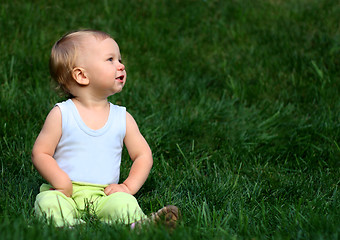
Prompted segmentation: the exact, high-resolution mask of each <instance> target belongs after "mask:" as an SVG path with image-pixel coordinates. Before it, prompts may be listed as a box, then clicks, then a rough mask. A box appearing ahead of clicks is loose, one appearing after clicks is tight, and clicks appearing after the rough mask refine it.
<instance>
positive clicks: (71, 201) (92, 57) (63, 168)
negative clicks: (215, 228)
mask: <svg viewBox="0 0 340 240" xmlns="http://www.w3.org/2000/svg"><path fill="white" fill-rule="evenodd" d="M50 72H51V76H52V78H53V79H54V80H56V81H57V82H58V84H59V86H60V88H61V89H62V90H64V91H65V93H66V94H68V95H69V99H68V100H67V101H64V102H60V103H57V104H56V105H55V107H54V108H53V109H52V110H51V111H50V113H49V114H48V116H47V118H46V121H45V123H44V126H43V128H42V130H41V132H40V134H39V136H38V137H37V139H36V142H35V144H34V146H33V150H32V161H33V164H34V166H35V167H36V169H37V170H38V171H39V173H40V174H41V175H42V177H43V178H44V179H46V180H47V181H48V183H49V184H43V185H42V186H41V187H40V193H39V194H38V195H37V197H36V201H35V206H34V208H35V212H36V214H37V215H38V216H40V217H42V216H45V217H47V218H48V219H52V221H53V223H54V224H55V225H56V226H58V227H64V226H73V225H75V224H79V223H82V222H83V220H81V212H83V211H84V209H85V208H86V207H87V206H88V205H90V208H89V209H92V210H93V214H95V215H96V216H97V217H98V218H100V219H101V220H102V221H104V222H106V223H116V222H119V223H124V224H131V227H132V228H133V227H134V226H136V224H140V223H143V222H150V221H152V222H155V221H158V220H160V221H161V222H164V223H165V224H166V225H168V226H170V227H174V226H175V224H176V221H177V220H178V208H177V207H175V206H171V205H170V206H166V207H164V208H161V209H160V210H159V211H158V212H156V213H154V214H152V215H151V217H147V216H146V215H145V214H144V213H143V211H142V210H141V208H140V206H139V205H138V202H137V200H136V198H135V197H134V196H133V195H134V194H135V193H137V192H138V190H139V189H140V188H141V187H142V185H143V184H144V182H145V181H146V179H147V177H148V175H149V172H150V169H151V167H152V164H153V159H152V153H151V150H150V147H149V145H148V143H147V142H146V140H145V139H144V137H143V136H142V134H141V133H140V131H139V129H138V126H137V124H136V122H135V120H134V118H133V117H132V116H131V115H130V114H129V113H128V112H127V111H126V109H125V107H121V106H116V105H113V104H112V103H110V102H109V101H108V97H109V96H111V95H113V94H115V93H118V92H120V91H122V89H123V87H124V85H125V82H126V71H125V66H124V65H123V64H122V61H121V55H120V51H119V47H118V45H117V43H116V42H115V41H114V40H113V38H112V37H111V36H110V35H109V34H107V33H105V32H101V31H95V30H80V31H75V32H71V33H68V34H66V35H65V36H63V37H62V38H61V39H60V40H59V41H57V42H56V43H55V44H54V46H53V48H52V51H51V57H50ZM123 144H125V146H126V148H127V150H128V153H129V155H130V158H131V159H132V161H133V164H132V166H131V169H130V172H129V176H128V177H127V179H125V181H124V182H122V183H120V184H118V182H119V175H120V163H121V154H122V149H123Z"/></svg>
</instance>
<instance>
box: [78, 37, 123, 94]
mask: <svg viewBox="0 0 340 240" xmlns="http://www.w3.org/2000/svg"><path fill="white" fill-rule="evenodd" d="M83 46H84V50H83V51H82V53H81V54H80V57H79V63H80V65H81V66H82V67H83V68H84V69H85V74H86V76H87V77H88V79H89V85H88V87H90V90H91V91H92V93H93V94H96V95H97V96H98V97H108V96H110V95H113V94H115V93H118V92H120V91H121V90H122V89H123V87H124V84H125V81H126V71H125V66H124V65H123V64H122V63H121V55H120V51H119V47H118V44H117V43H116V42H115V41H114V40H113V39H112V38H106V39H104V40H98V39H96V38H95V37H92V36H91V37H89V38H88V39H87V40H85V41H84V44H83Z"/></svg>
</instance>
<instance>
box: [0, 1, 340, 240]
mask: <svg viewBox="0 0 340 240" xmlns="http://www.w3.org/2000/svg"><path fill="white" fill-rule="evenodd" d="M339 16H340V2H339V1H337V0H286V1H280V0H228V1H227V0H226V1H218V0H205V1H204V0H201V1H198V0H197V1H195V0H181V1H179V0H173V1H165V0H163V1H161V0H150V1H132V0H126V1H124V0H114V1H113V0H112V1H110V0H106V1H84V0H82V1H66V0H60V1H42V0H35V1H33V0H32V1H23V0H13V1H10V0H3V1H2V2H1V3H0V35H1V37H0V63H1V64H0V86H1V87H0V101H1V102H0V134H1V135H0V137H1V139H0V141H1V142H0V143H1V144H0V152H1V154H0V162H1V166H0V177H1V182H0V184H1V185H0V191H1V194H0V239H44V240H47V239H77V240H78V239H187V240H189V239H339V234H340V208H339V204H340V194H339V189H338V188H339V180H340V98H339V90H340V67H339V66H340V58H339V56H340V21H339ZM82 28H92V29H98V30H103V31H106V32H108V33H110V34H111V35H112V36H113V37H114V38H115V39H116V41H117V42H118V44H119V46H120V51H121V54H122V58H123V63H124V64H125V65H126V69H127V75H128V78H127V84H126V86H125V88H124V90H123V91H122V92H121V93H119V94H117V95H114V96H112V97H110V101H111V102H112V103H114V104H118V105H123V106H126V107H127V110H128V111H129V112H130V113H131V114H132V115H133V116H134V118H135V119H136V121H137V123H138V125H139V127H140V130H141V132H142V133H143V135H144V136H145V138H146V140H147V141H148V143H149V145H150V147H151V149H152V151H153V157H154V166H153V169H152V171H151V173H150V176H149V178H148V180H147V182H146V183H145V185H144V186H143V188H142V189H141V190H140V191H139V192H138V193H137V194H136V198H137V199H138V201H139V203H140V205H141V207H142V209H143V210H144V212H145V213H147V214H148V213H151V212H153V211H155V210H157V209H158V208H160V207H162V206H164V205H167V204H174V205H177V206H178V207H179V208H180V209H181V211H182V221H181V222H180V223H179V226H178V227H177V228H176V230H175V231H172V232H170V231H167V230H166V229H164V228H162V227H155V226H149V227H145V228H144V229H142V230H141V231H130V230H129V228H128V227H127V226H122V225H106V224H102V223H100V221H98V219H96V218H95V217H91V216H88V218H87V219H85V220H87V223H86V224H84V225H82V226H78V227H75V228H74V229H57V228H54V227H53V226H49V225H47V224H46V223H44V222H41V221H40V220H39V219H37V218H36V217H34V212H33V204H34V201H35V196H36V195H37V194H38V192H39V186H40V185H41V184H42V183H43V182H44V180H43V179H42V178H41V177H40V176H39V174H38V173H37V171H36V170H35V169H34V167H33V165H32V162H31V160H30V159H31V156H30V155H31V149H32V146H33V143H34V141H35V138H36V137H37V135H38V134H39V131H40V129H41V127H42V124H43V122H44V119H45V117H46V115H47V114H48V112H49V111H50V109H51V108H52V107H53V106H54V104H55V103H57V102H60V101H63V100H65V98H64V97H63V96H62V95H60V94H58V92H56V91H55V84H54V83H53V82H52V81H51V79H50V77H49V70H48V59H49V53H50V49H51V47H52V45H53V43H54V42H55V41H56V40H57V39H59V38H60V37H61V36H62V35H63V34H64V33H66V32H68V31H70V30H75V29H82ZM130 166H131V161H130V160H129V157H128V154H127V151H126V150H124V153H123V158H122V169H121V179H124V178H125V177H126V176H127V174H128V171H129V167H130Z"/></svg>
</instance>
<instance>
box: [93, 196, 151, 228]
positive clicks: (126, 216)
mask: <svg viewBox="0 0 340 240" xmlns="http://www.w3.org/2000/svg"><path fill="white" fill-rule="evenodd" d="M98 210H99V212H98V213H99V217H102V218H103V219H104V220H105V219H110V220H118V221H119V222H124V223H131V222H135V221H138V220H140V219H142V218H144V217H145V215H144V213H143V211H142V210H141V208H140V206H139V204H138V202H137V199H136V198H135V197H134V196H132V195H130V194H128V193H124V192H117V193H113V194H111V195H109V196H108V197H107V198H106V199H105V201H103V202H102V203H101V205H100V207H99V209H98Z"/></svg>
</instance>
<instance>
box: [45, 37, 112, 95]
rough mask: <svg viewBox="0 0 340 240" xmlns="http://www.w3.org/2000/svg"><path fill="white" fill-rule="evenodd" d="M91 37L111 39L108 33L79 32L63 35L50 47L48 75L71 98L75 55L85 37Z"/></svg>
mask: <svg viewBox="0 0 340 240" xmlns="http://www.w3.org/2000/svg"><path fill="white" fill-rule="evenodd" d="M88 36H93V37H95V38H97V39H99V40H104V39H106V38H111V36H110V35H109V34H108V33H105V32H102V31H97V30H79V31H74V32H70V33H67V34H65V35H64V36H63V37H62V38H60V39H59V40H58V41H57V42H56V43H55V44H54V45H53V47H52V50H51V56H50V63H49V65H50V74H51V77H52V78H53V79H54V80H55V81H56V82H57V83H58V85H59V88H61V89H62V90H63V91H64V92H65V93H66V94H67V95H69V96H70V97H72V94H71V92H70V89H69V83H70V82H71V81H73V77H72V70H73V68H75V67H76V65H75V64H76V60H77V55H78V53H79V50H80V47H81V42H82V40H83V39H84V38H85V37H88Z"/></svg>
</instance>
